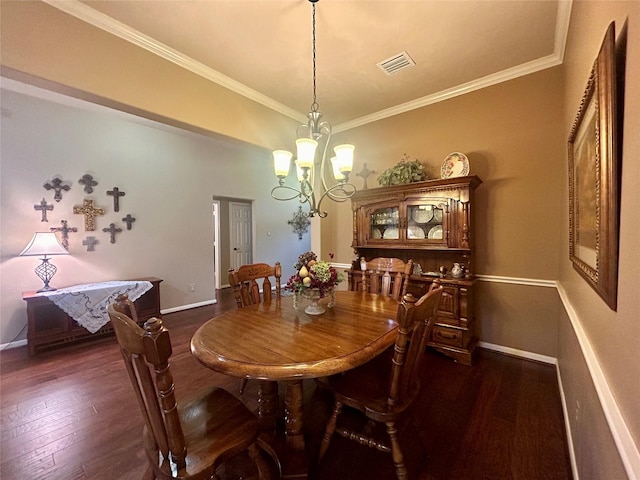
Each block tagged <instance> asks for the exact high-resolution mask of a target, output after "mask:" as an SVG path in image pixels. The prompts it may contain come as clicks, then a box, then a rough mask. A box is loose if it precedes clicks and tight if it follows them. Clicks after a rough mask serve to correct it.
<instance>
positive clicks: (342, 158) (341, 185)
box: [271, 0, 356, 218]
mask: <svg viewBox="0 0 640 480" xmlns="http://www.w3.org/2000/svg"><path fill="white" fill-rule="evenodd" d="M318 1H319V0H309V2H310V3H311V5H312V16H311V18H312V21H311V26H312V43H313V57H312V58H313V102H312V103H311V111H310V112H309V113H307V123H306V124H302V125H299V126H298V129H297V131H296V137H297V139H296V158H295V165H296V177H297V180H298V182H299V184H300V185H299V186H298V187H291V186H288V185H285V179H286V178H287V176H288V175H289V171H290V169H291V160H292V159H293V154H292V153H291V152H289V151H287V150H275V151H274V152H273V165H274V173H275V175H276V177H278V185H277V186H275V187H274V188H273V189H272V190H271V196H272V197H273V198H274V199H276V200H282V201H286V200H293V199H296V198H297V199H298V201H299V202H300V203H301V204H305V203H307V204H308V205H309V212H308V214H307V215H308V216H309V217H313V216H316V215H317V216H319V217H320V218H324V217H326V216H327V212H325V211H323V210H322V209H321V204H322V201H323V200H324V199H325V198H329V199H330V200H332V201H334V202H344V201H346V200H347V199H349V198H351V197H352V196H353V194H354V193H355V192H356V187H355V186H354V185H353V184H351V183H349V173H351V170H352V169H353V152H354V149H355V147H354V145H351V144H342V145H337V146H336V147H334V149H333V150H334V152H335V154H336V155H335V157H333V158H331V160H329V162H327V161H326V157H327V150H328V149H329V145H330V143H331V125H330V124H329V122H327V121H326V120H323V119H322V113H320V112H319V111H318V102H317V98H316V3H317V2H318ZM318 151H319V157H320V160H319V161H316V156H317V155H316V153H317V152H318ZM327 163H329V165H328V166H327ZM318 167H319V168H318ZM325 167H327V168H329V170H330V171H329V173H326V172H325ZM316 168H318V170H319V171H318V176H319V178H320V183H321V192H320V193H319V194H316V192H315V191H314V178H315V176H314V171H315V170H316ZM328 177H329V179H330V180H331V181H332V182H337V183H333V185H330V184H328V182H327V178H328ZM316 195H318V196H319V198H318V199H317V201H316Z"/></svg>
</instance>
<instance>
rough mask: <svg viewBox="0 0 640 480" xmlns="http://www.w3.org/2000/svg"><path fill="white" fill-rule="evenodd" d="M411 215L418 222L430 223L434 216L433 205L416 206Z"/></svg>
mask: <svg viewBox="0 0 640 480" xmlns="http://www.w3.org/2000/svg"><path fill="white" fill-rule="evenodd" d="M411 217H412V218H413V221H414V222H416V223H429V221H430V220H431V219H432V218H433V208H432V207H431V205H424V206H422V207H418V208H414V209H413V213H412V214H411ZM422 238H424V237H422Z"/></svg>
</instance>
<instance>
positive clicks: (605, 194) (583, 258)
mask: <svg viewBox="0 0 640 480" xmlns="http://www.w3.org/2000/svg"><path fill="white" fill-rule="evenodd" d="M615 65H616V64H615V26H614V23H611V24H610V25H609V28H608V29H607V32H606V34H605V37H604V40H603V42H602V46H601V47H600V52H599V53H598V57H597V58H596V60H595V62H594V64H593V68H592V69H591V74H590V76H589V80H588V82H587V87H586V89H585V92H584V95H583V97H582V101H581V102H580V108H579V110H578V115H577V117H576V119H575V121H574V123H573V128H572V129H571V134H570V135H569V142H568V157H569V258H570V259H571V261H572V262H573V267H574V268H575V269H576V270H577V271H578V273H580V275H582V276H583V277H584V278H585V280H586V281H587V283H589V285H591V287H592V288H593V289H594V290H595V291H596V292H597V293H598V295H600V296H601V297H602V298H603V299H604V301H605V302H606V303H607V305H608V306H609V307H610V308H611V309H612V310H616V307H617V290H618V239H619V198H620V197H619V166H618V156H617V153H618V152H617V151H618V146H617V129H616V71H615V70H616V69H615Z"/></svg>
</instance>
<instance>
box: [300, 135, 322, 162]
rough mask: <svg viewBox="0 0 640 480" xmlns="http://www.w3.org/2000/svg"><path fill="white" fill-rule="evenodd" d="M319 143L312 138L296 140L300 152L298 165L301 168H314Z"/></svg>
mask: <svg viewBox="0 0 640 480" xmlns="http://www.w3.org/2000/svg"><path fill="white" fill-rule="evenodd" d="M317 146H318V142H316V141H315V140H313V139H312V138H299V139H297V140H296V147H297V151H298V165H299V166H300V168H313V161H314V159H315V157H316V147H317Z"/></svg>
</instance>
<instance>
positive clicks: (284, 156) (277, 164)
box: [273, 150, 292, 178]
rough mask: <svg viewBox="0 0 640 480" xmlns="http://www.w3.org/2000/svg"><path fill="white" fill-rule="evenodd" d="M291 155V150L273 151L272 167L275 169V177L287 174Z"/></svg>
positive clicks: (282, 176)
mask: <svg viewBox="0 0 640 480" xmlns="http://www.w3.org/2000/svg"><path fill="white" fill-rule="evenodd" d="M291 157H292V154H291V152H287V151H286V150H274V151H273V169H274V170H275V173H276V177H281V178H284V177H286V176H287V175H289V168H290V167H291Z"/></svg>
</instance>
